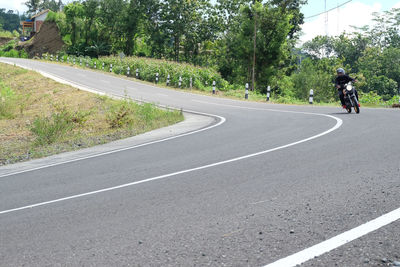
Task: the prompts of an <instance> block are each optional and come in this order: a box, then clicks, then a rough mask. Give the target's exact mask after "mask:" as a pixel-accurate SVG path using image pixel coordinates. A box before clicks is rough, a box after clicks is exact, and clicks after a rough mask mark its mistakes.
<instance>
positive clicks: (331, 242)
mask: <svg viewBox="0 0 400 267" xmlns="http://www.w3.org/2000/svg"><path fill="white" fill-rule="evenodd" d="M6 63H9V62H6ZM11 64H14V63H11ZM194 101H196V102H203V103H206V104H213V105H221V106H230V107H236V108H244V109H252V110H268V111H274V112H288V113H298V114H308V115H318V116H326V117H330V118H333V119H335V120H336V125H335V126H334V127H332V128H331V129H329V130H327V131H325V132H323V133H320V134H317V135H314V136H312V137H309V138H306V139H303V140H300V141H297V142H294V143H290V144H287V145H284V146H280V147H276V148H273V149H269V150H264V151H261V152H257V153H253V154H249V155H246V156H242V157H238V158H233V159H230V160H226V161H221V162H217V163H213V164H209V165H205V166H201V167H197V168H193V169H188V170H183V171H179V172H174V173H170V174H166V175H161V176H157V177H153V178H149V179H145V180H141V181H137V182H132V183H127V184H122V185H119V186H115V187H109V188H105V189H101V190H96V191H91V192H87V193H83V194H78V195H73V196H69V197H65V198H59V199H55V200H51V201H46V202H41V203H36V204H32V205H28V206H24V207H19V208H15V209H9V210H4V211H0V214H6V213H11V212H15V211H20V210H25V209H30V208H34V207H39V206H44V205H48V204H52V203H56V202H61V201H65V200H70V199H75V198H80V197H84V196H89V195H94V194H98V193H103V192H107V191H111V190H116V189H120V188H124V187H128V186H133V185H137V184H141V183H146V182H150V181H155V180H160V179H165V178H168V177H171V176H176V175H180V174H184V173H189V172H193V171H197V170H202V169H206V168H211V167H215V166H218V165H222V164H227V163H231V162H235V161H239V160H243V159H247V158H251V157H255V156H259V155H262V154H266V153H270V152H273V151H276V150H279V149H284V148H287V147H290V146H294V145H297V144H300V143H304V142H307V141H310V140H313V139H316V138H318V137H321V136H323V135H326V134H328V133H330V132H332V131H335V130H336V129H338V128H339V127H340V126H341V125H342V123H343V122H342V120H341V119H339V118H337V117H334V116H331V115H326V114H319V113H309V112H297V111H284V110H273V109H264V108H250V107H241V106H234V105H225V104H217V103H210V102H205V101H198V100H194ZM171 139H172V138H171ZM156 142H157V141H156ZM128 149H130V148H128ZM124 150H125V149H124ZM120 151H121V150H120ZM115 152H117V151H115ZM115 152H111V153H115ZM104 154H106V153H104ZM57 165H58V164H57ZM0 177H1V176H0ZM256 203H258V202H256ZM256 203H253V204H256ZM399 219H400V208H398V209H396V210H394V211H392V212H389V213H387V214H384V215H382V216H380V217H378V218H376V219H374V220H372V221H369V222H367V223H365V224H362V225H360V226H358V227H356V228H353V229H351V230H349V231H346V232H344V233H342V234H339V235H337V236H335V237H333V238H330V239H328V240H326V241H323V242H321V243H319V244H317V245H314V246H312V247H310V248H307V249H304V250H302V251H300V252H297V253H295V254H293V255H290V256H288V257H286V258H283V259H280V260H278V261H276V262H273V263H271V264H268V265H265V267H281V266H282V267H289V266H296V265H299V264H302V263H304V262H306V261H308V260H311V259H313V258H314V257H317V256H320V255H322V254H324V253H326V252H329V251H331V250H333V249H335V248H338V247H340V246H342V245H344V244H347V243H349V242H351V241H353V240H355V239H357V238H359V237H362V236H364V235H366V234H368V233H371V232H373V231H375V230H377V229H379V228H381V227H383V226H386V225H388V224H390V223H392V222H395V221H397V220H399Z"/></svg>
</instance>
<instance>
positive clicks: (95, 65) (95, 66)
mask: <svg viewBox="0 0 400 267" xmlns="http://www.w3.org/2000/svg"><path fill="white" fill-rule="evenodd" d="M94 68H95V69H97V64H96V61H95V62H94Z"/></svg>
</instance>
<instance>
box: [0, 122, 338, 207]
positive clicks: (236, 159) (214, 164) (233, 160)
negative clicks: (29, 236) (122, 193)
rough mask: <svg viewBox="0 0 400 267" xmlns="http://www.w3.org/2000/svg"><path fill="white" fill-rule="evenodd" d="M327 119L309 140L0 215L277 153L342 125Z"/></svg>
mask: <svg viewBox="0 0 400 267" xmlns="http://www.w3.org/2000/svg"><path fill="white" fill-rule="evenodd" d="M329 117H331V118H334V119H335V120H336V124H335V126H333V127H332V128H330V129H329V130H326V131H325V132H322V133H320V134H317V135H314V136H311V137H309V138H306V139H302V140H300V141H297V142H293V143H290V144H287V145H283V146H279V147H275V148H272V149H268V150H264V151H260V152H257V153H253V154H249V155H245V156H241V157H237V158H232V159H228V160H224V161H220V162H216V163H212V164H208V165H204V166H200V167H197V168H192V169H187V170H182V171H178V172H173V173H169V174H165V175H160V176H156V177H152V178H148V179H144V180H141V181H136V182H132V183H127V184H122V185H118V186H114V187H109V188H104V189H101V190H96V191H91V192H87V193H83V194H78V195H73V196H69V197H64V198H59V199H55V200H51V201H45V202H40V203H36V204H32V205H28V206H23V207H19V208H14V209H9V210H3V211H0V214H6V213H11V212H15V211H20V210H25V209H30V208H35V207H39V206H44V205H48V204H52V203H56V202H61V201H65V200H70V199H75V198H80V197H84V196H89V195H94V194H98V193H103V192H107V191H112V190H116V189H121V188H124V187H128V186H133V185H137V184H142V183H147V182H151V181H155V180H161V179H165V178H169V177H172V176H176V175H180V174H185V173H189V172H194V171H199V170H203V169H208V168H212V167H216V166H219V165H223V164H227V163H232V162H236V161H240V160H244V159H249V158H252V157H256V156H259V155H263V154H267V153H270V152H273V151H277V150H280V149H284V148H288V147H291V146H295V145H298V144H301V143H305V142H308V141H310V140H313V139H316V138H319V137H321V136H324V135H326V134H328V133H330V132H333V131H335V130H336V129H338V128H339V127H340V126H341V125H342V120H341V119H339V118H336V117H333V116H329Z"/></svg>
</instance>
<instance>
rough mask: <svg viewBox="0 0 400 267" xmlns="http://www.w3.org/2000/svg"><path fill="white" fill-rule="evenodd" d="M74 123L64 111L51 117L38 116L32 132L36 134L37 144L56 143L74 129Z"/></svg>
mask: <svg viewBox="0 0 400 267" xmlns="http://www.w3.org/2000/svg"><path fill="white" fill-rule="evenodd" d="M72 128H73V123H71V121H70V120H69V119H68V118H67V117H66V114H63V113H54V114H52V115H51V116H50V117H37V118H36V119H35V120H34V122H33V126H32V127H31V132H32V133H34V134H35V135H36V144H37V145H46V144H51V143H54V142H55V141H56V140H58V139H60V138H62V137H64V136H65V135H66V134H67V132H68V131H70V130H72Z"/></svg>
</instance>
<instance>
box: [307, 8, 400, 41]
mask: <svg viewBox="0 0 400 267" xmlns="http://www.w3.org/2000/svg"><path fill="white" fill-rule="evenodd" d="M348 1H349V0H326V5H327V7H326V10H329V9H331V8H335V7H337V6H340V5H341V4H343V3H346V2H348ZM392 8H400V0H385V1H376V0H352V1H351V2H349V3H347V4H345V5H343V6H341V7H339V8H338V9H334V10H332V11H330V12H328V24H327V25H328V27H325V19H326V17H325V14H322V15H320V16H317V17H313V18H310V19H305V23H304V24H303V25H302V31H303V33H304V34H303V36H302V37H301V39H300V41H301V42H302V43H303V42H305V41H309V40H311V39H312V38H314V37H315V36H317V35H325V34H326V33H327V34H328V35H329V36H337V35H339V34H341V33H342V32H344V31H346V32H351V31H353V29H352V28H351V27H350V26H357V27H362V26H365V25H371V24H372V23H373V22H372V18H373V16H372V13H373V12H383V11H387V10H390V9H392ZM301 11H302V13H303V14H304V17H305V18H307V17H309V16H313V15H315V14H319V13H321V12H324V11H325V1H324V0H308V4H307V5H305V6H304V7H303V8H302V9H301ZM338 18H339V19H338Z"/></svg>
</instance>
